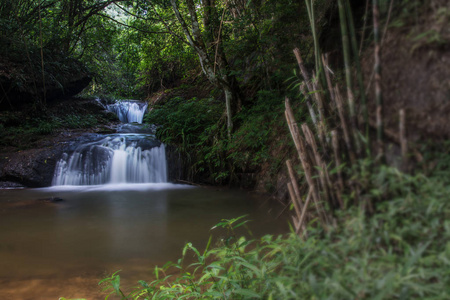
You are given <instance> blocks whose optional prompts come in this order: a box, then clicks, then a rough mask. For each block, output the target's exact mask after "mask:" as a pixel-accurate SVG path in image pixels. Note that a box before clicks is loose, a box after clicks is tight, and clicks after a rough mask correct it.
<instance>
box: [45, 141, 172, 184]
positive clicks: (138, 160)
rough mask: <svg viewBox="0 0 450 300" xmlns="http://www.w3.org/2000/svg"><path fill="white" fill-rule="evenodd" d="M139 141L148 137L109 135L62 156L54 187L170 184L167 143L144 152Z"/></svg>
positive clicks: (54, 179)
mask: <svg viewBox="0 0 450 300" xmlns="http://www.w3.org/2000/svg"><path fill="white" fill-rule="evenodd" d="M136 138H137V139H139V138H146V137H145V136H142V137H141V135H137V136H136V135H118V136H109V137H106V138H105V139H103V140H101V141H99V142H95V143H91V144H87V145H81V146H79V147H78V148H77V149H76V150H75V152H74V153H73V154H72V155H70V156H69V155H67V154H65V155H63V157H62V158H61V159H60V161H59V162H58V163H57V165H56V169H55V173H54V176H53V182H52V185H99V184H108V183H163V182H167V166H166V153H165V147H164V144H160V146H156V147H153V148H151V149H142V148H141V147H140V146H138V145H137V141H136Z"/></svg>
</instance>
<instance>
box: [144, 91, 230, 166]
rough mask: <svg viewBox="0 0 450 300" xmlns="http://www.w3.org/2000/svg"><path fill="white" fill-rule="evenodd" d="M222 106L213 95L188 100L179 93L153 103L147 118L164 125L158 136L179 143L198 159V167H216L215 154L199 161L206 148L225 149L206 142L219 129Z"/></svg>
mask: <svg viewBox="0 0 450 300" xmlns="http://www.w3.org/2000/svg"><path fill="white" fill-rule="evenodd" d="M221 107H222V105H221V103H220V102H218V101H216V100H214V99H212V98H205V99H197V98H193V99H189V100H184V99H183V98H181V97H175V98H172V99H171V100H170V101H168V102H167V103H166V104H165V105H160V106H155V107H153V109H152V110H151V112H150V113H148V114H147V115H146V116H145V122H146V123H153V124H157V125H160V126H161V127H160V128H159V129H158V131H157V136H158V138H159V139H161V141H162V142H164V143H167V144H172V145H176V146H177V149H178V151H180V152H182V153H183V154H184V155H185V157H186V158H187V159H188V160H190V159H192V161H193V162H197V163H196V168H197V169H198V170H199V172H202V171H203V170H205V169H209V168H214V167H215V165H216V164H217V163H218V162H217V161H215V158H214V155H213V154H211V155H210V156H207V157H205V159H204V160H203V159H202V160H201V161H198V160H199V159H200V158H201V157H203V155H204V154H205V153H204V151H207V150H209V151H213V152H220V151H222V150H223V149H221V148H218V149H214V147H211V145H210V144H208V145H207V144H205V142H206V141H207V140H209V139H210V137H211V136H213V135H214V134H215V131H217V130H218V128H217V125H216V124H217V120H218V119H219V118H220V116H221V114H222V108H221ZM199 151H200V152H201V153H199ZM191 172H192V170H191Z"/></svg>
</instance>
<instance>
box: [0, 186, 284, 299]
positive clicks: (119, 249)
mask: <svg viewBox="0 0 450 300" xmlns="http://www.w3.org/2000/svg"><path fill="white" fill-rule="evenodd" d="M50 197H60V198H62V199H64V201H61V202H54V203H50V202H46V201H42V200H39V199H46V198H50ZM258 198H259V197H258ZM264 203H265V205H264ZM279 212H280V208H279V207H278V208H274V207H269V206H268V204H267V201H262V199H260V198H259V199H256V196H255V195H253V194H248V193H245V192H243V191H233V190H216V189H206V188H192V187H187V186H180V185H171V184H147V185H115V186H94V187H57V188H46V189H25V190H0V299H11V300H14V299H20V300H26V299H30V300H31V299H33V300H35V299H36V300H39V299H43V300H44V299H45V300H47V299H58V298H59V297H66V298H86V299H104V297H105V294H104V293H101V292H100V288H99V287H98V285H97V283H98V281H99V280H100V279H102V278H103V277H104V276H106V275H108V274H111V273H113V272H114V271H117V270H122V271H121V273H120V274H121V278H122V282H123V284H124V285H125V286H135V285H136V283H137V280H139V279H143V280H149V279H151V277H152V274H153V267H154V266H155V265H159V266H162V265H163V264H164V263H165V262H167V261H169V260H172V261H173V260H176V259H178V258H180V256H181V250H182V247H183V246H184V244H185V243H186V242H188V241H189V242H192V243H193V244H194V246H197V247H198V248H202V247H204V246H205V244H206V241H207V240H208V238H209V235H210V234H211V233H213V236H214V235H215V236H219V235H221V234H224V233H223V232H216V233H214V231H210V228H211V227H212V226H213V225H214V224H216V223H218V222H219V221H220V220H221V219H229V218H234V217H238V216H241V215H244V214H248V215H249V217H248V219H250V220H252V221H251V222H250V223H249V227H250V229H251V230H252V232H253V234H254V235H255V236H261V235H263V234H266V233H282V232H287V230H288V228H287V221H286V219H285V218H276V216H277V215H278V213H279Z"/></svg>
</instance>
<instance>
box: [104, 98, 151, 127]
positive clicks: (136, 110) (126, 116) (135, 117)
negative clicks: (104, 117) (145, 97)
mask: <svg viewBox="0 0 450 300" xmlns="http://www.w3.org/2000/svg"><path fill="white" fill-rule="evenodd" d="M106 107H107V108H108V110H109V111H111V112H113V113H115V114H116V115H117V116H118V117H119V120H120V121H121V122H123V123H139V124H142V120H143V118H144V114H145V111H146V110H147V103H143V102H140V101H135V100H123V101H119V102H116V103H114V104H108V105H107V106H106Z"/></svg>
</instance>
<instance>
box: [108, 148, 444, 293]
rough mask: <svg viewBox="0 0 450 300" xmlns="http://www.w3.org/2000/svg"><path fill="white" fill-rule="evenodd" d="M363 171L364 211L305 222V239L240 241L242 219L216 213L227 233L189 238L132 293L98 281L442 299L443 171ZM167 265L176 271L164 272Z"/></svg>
mask: <svg viewBox="0 0 450 300" xmlns="http://www.w3.org/2000/svg"><path fill="white" fill-rule="evenodd" d="M441 159H443V160H446V161H447V162H448V160H449V158H448V156H446V158H445V157H444V158H441ZM440 165H441V166H444V167H445V166H448V163H447V164H445V163H442V164H440ZM443 174H445V176H444V175H443ZM365 176H368V177H369V178H367V179H369V182H372V183H373V185H374V187H373V189H368V190H367V191H368V192H367V193H368V194H367V195H366V197H372V198H375V199H378V202H375V203H376V212H375V213H374V214H373V215H371V216H368V215H367V214H366V213H364V212H363V210H361V209H360V208H359V207H357V206H353V207H351V208H349V209H347V210H344V211H339V212H337V213H336V214H337V215H336V216H335V217H336V220H338V224H337V226H335V227H333V228H331V229H330V230H329V231H328V232H325V231H323V230H322V229H317V228H316V227H315V226H314V223H315V222H314V220H313V221H312V222H311V223H310V224H309V228H308V232H309V237H308V239H306V240H302V239H301V238H299V237H298V236H297V235H295V234H293V233H291V234H287V235H280V236H271V235H266V236H264V237H262V238H261V239H258V240H247V239H246V238H244V237H237V236H236V235H235V234H234V230H235V229H236V228H237V227H240V226H242V225H244V222H243V221H242V219H241V218H236V219H232V220H223V221H222V222H221V223H219V224H218V225H216V227H225V228H227V229H228V230H229V236H228V238H227V239H222V240H220V241H218V244H217V245H216V246H214V247H212V248H209V247H207V248H206V250H204V251H202V252H201V251H199V250H198V249H196V248H195V247H194V246H193V245H192V244H190V243H188V244H187V245H186V246H185V247H184V249H183V252H182V253H183V254H182V258H181V259H180V260H179V261H178V262H176V263H173V262H169V263H167V264H166V265H165V266H163V267H162V268H160V267H155V274H156V280H154V281H152V282H145V281H139V286H138V287H136V288H135V290H134V291H132V292H131V293H130V294H127V295H125V294H124V293H123V292H122V290H121V286H120V275H119V274H118V273H115V274H113V275H112V276H111V277H108V278H105V279H104V280H102V282H101V283H102V284H104V285H106V289H109V291H110V292H111V295H119V298H121V299H449V298H450V271H449V270H450V201H449V199H448V195H450V186H449V185H448V184H447V183H448V180H447V179H446V178H450V170H449V169H448V168H444V169H442V168H441V169H438V170H436V172H435V173H434V174H431V175H430V176H428V177H427V176H424V175H423V174H422V173H418V174H417V175H407V174H404V173H401V172H400V171H398V170H397V169H395V168H392V167H386V166H381V167H380V168H379V169H378V170H377V172H374V173H372V174H366V175H365ZM377 188H378V189H379V191H375V189H377ZM210 244H211V241H210V243H209V244H208V246H209V245H210ZM192 260H194V262H193V263H190V264H188V263H186V261H189V262H191V261H192ZM173 269H175V270H178V272H179V274H178V275H176V276H174V277H172V276H170V275H168V276H166V275H165V274H167V273H168V271H169V270H172V272H171V273H173Z"/></svg>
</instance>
